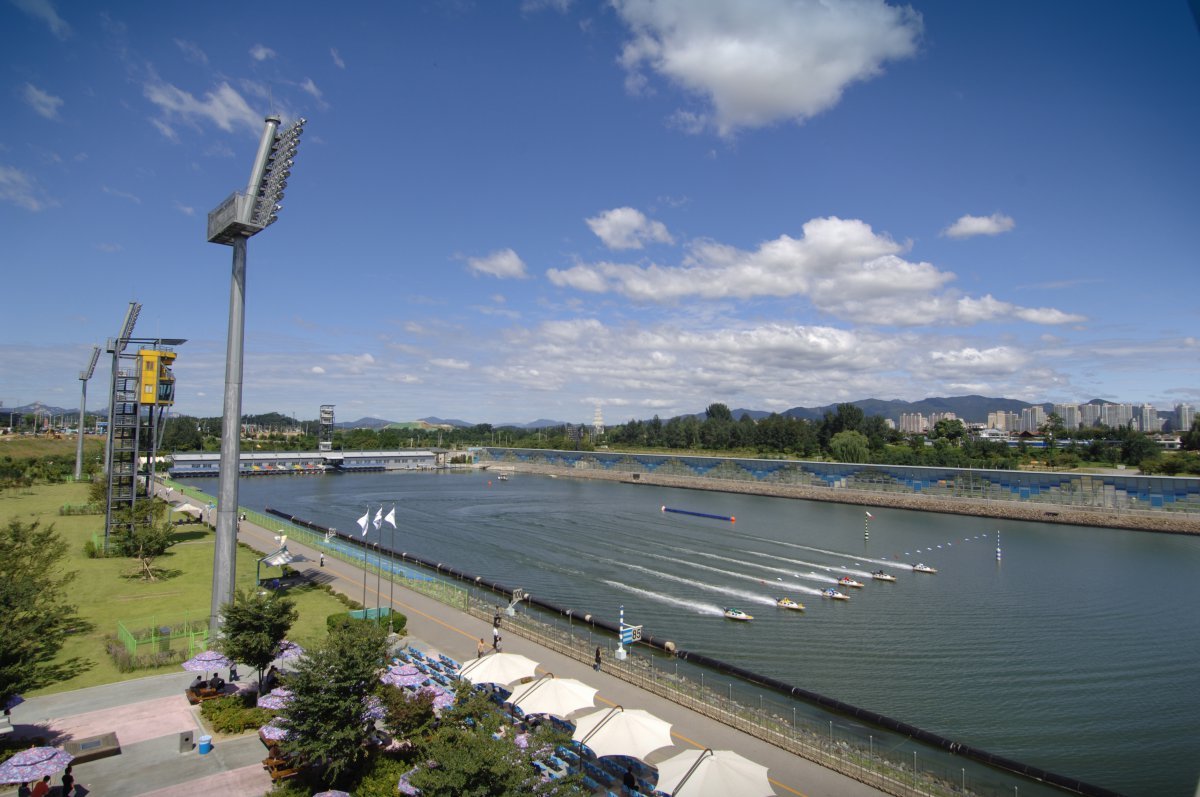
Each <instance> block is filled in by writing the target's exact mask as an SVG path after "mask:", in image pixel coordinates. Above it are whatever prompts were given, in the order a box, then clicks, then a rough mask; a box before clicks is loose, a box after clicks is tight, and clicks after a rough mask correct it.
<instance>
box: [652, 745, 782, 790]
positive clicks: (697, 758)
mask: <svg viewBox="0 0 1200 797" xmlns="http://www.w3.org/2000/svg"><path fill="white" fill-rule="evenodd" d="M655 789H656V790H657V791H660V792H663V793H664V794H670V795H671V796H672V797H726V795H730V794H736V795H738V797H768V795H773V794H775V790H774V789H773V788H771V781H770V779H769V778H768V777H767V768H766V767H764V766H762V765H761V764H756V763H754V762H753V761H751V760H750V759H748V758H744V757H743V756H740V755H738V754H737V753H735V752H733V751H732V750H684V751H683V752H682V753H679V754H678V755H673V756H671V757H670V758H668V759H667V760H666V761H663V762H662V763H660V764H659V765H658V784H657V785H656V786H655Z"/></svg>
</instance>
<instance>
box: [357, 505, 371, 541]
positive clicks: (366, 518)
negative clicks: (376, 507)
mask: <svg viewBox="0 0 1200 797" xmlns="http://www.w3.org/2000/svg"><path fill="white" fill-rule="evenodd" d="M370 520H371V510H370V509H368V510H367V514H365V515H363V516H362V517H360V518H359V519H358V525H359V527H360V528H362V530H363V536H364V537H365V536H367V523H369V522H370Z"/></svg>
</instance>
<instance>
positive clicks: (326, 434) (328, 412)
mask: <svg viewBox="0 0 1200 797" xmlns="http://www.w3.org/2000/svg"><path fill="white" fill-rule="evenodd" d="M333 407H334V405H333V404H322V405H321V436H320V437H318V438H317V450H318V451H332V450H333Z"/></svg>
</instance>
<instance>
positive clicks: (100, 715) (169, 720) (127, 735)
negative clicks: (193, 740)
mask: <svg viewBox="0 0 1200 797" xmlns="http://www.w3.org/2000/svg"><path fill="white" fill-rule="evenodd" d="M50 727H51V728H53V729H54V730H56V731H59V732H60V733H62V734H64V735H66V736H67V737H69V738H72V739H82V738H86V737H88V736H97V735H99V734H101V733H110V732H114V731H115V732H116V734H117V741H119V742H120V743H121V744H135V743H136V742H144V741H146V740H147V739H157V738H158V737H160V736H168V735H170V734H172V733H178V732H180V731H191V730H197V729H198V728H199V727H200V726H199V725H198V724H197V722H196V717H195V715H194V714H193V713H192V707H191V706H189V705H188V702H187V698H185V697H184V696H183V695H181V694H180V695H172V696H171V697H160V698H158V699H156V700H146V701H143V702H140V703H134V704H133V705H131V706H123V707H119V708H109V709H103V710H102V711H91V712H88V713H87V714H75V715H74V716H71V717H60V718H58V719H55V720H52V721H51V722H50Z"/></svg>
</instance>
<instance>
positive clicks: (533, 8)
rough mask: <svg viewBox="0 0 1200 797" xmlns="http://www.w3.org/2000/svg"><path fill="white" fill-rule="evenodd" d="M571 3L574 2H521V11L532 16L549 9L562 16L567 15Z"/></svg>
mask: <svg viewBox="0 0 1200 797" xmlns="http://www.w3.org/2000/svg"><path fill="white" fill-rule="evenodd" d="M571 2H572V0H521V11H522V12H523V13H526V14H530V13H534V12H537V11H542V10H543V9H547V8H549V9H551V10H553V11H557V12H558V13H560V14H565V13H567V11H568V10H570V8H571Z"/></svg>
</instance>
